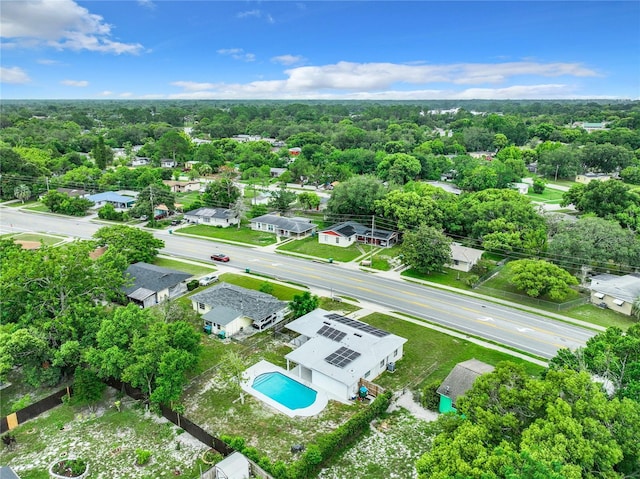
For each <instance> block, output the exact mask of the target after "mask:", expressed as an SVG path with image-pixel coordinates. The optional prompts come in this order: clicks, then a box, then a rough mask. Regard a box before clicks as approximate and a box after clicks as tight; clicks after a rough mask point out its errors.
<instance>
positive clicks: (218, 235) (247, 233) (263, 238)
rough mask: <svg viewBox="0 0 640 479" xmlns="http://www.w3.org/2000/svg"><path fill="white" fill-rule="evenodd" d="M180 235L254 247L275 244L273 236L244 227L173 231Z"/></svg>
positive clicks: (210, 227)
mask: <svg viewBox="0 0 640 479" xmlns="http://www.w3.org/2000/svg"><path fill="white" fill-rule="evenodd" d="M182 233H184V234H190V235H195V236H203V237H205V238H213V239H221V240H227V241H235V242H237V243H245V244H249V245H256V246H267V245H270V244H273V243H275V242H276V236H275V235H273V234H269V233H265V232H263V231H254V230H252V229H251V228H248V227H246V226H243V227H241V228H239V229H238V228H234V227H229V228H218V227H216V226H206V225H194V226H186V227H184V228H180V229H178V230H176V231H174V234H182Z"/></svg>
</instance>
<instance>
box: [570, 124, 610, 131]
mask: <svg viewBox="0 0 640 479" xmlns="http://www.w3.org/2000/svg"><path fill="white" fill-rule="evenodd" d="M573 126H574V127H578V128H582V129H583V130H586V131H587V133H591V132H593V131H599V130H608V128H607V124H606V123H604V122H588V121H578V122H575V123H574V124H573Z"/></svg>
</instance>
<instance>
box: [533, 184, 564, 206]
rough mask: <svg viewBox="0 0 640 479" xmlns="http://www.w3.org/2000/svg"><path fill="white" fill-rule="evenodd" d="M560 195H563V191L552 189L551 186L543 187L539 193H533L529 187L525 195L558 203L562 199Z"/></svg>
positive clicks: (543, 201) (540, 200)
mask: <svg viewBox="0 0 640 479" xmlns="http://www.w3.org/2000/svg"><path fill="white" fill-rule="evenodd" d="M562 195H564V191H560V190H554V189H551V188H545V189H544V191H543V192H542V193H540V194H538V193H534V192H533V188H530V189H529V193H527V197H528V198H531V200H533V201H537V202H541V203H549V204H560V202H561V201H562Z"/></svg>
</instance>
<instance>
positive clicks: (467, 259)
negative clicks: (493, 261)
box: [447, 243, 484, 273]
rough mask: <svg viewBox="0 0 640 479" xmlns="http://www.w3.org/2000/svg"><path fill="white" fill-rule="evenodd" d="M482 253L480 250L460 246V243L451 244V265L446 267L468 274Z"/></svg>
mask: <svg viewBox="0 0 640 479" xmlns="http://www.w3.org/2000/svg"><path fill="white" fill-rule="evenodd" d="M483 253H484V251H482V250H479V249H475V248H469V247H468V246H462V245H461V244H460V243H451V263H449V264H448V265H447V266H448V267H449V268H451V269H455V270H458V271H464V272H465V273H468V272H469V271H471V268H473V266H474V265H475V264H476V263H477V262H478V261H479V260H480V258H482V254H483Z"/></svg>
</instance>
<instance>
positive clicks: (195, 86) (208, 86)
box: [171, 81, 219, 91]
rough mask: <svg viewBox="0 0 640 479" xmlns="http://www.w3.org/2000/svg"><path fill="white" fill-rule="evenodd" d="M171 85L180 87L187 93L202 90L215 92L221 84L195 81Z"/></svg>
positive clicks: (176, 82) (177, 82) (178, 82)
mask: <svg viewBox="0 0 640 479" xmlns="http://www.w3.org/2000/svg"><path fill="white" fill-rule="evenodd" d="M171 85H173V86H179V87H182V88H184V89H185V90H187V91H200V90H213V89H214V88H216V87H217V86H218V85H219V84H218V83H198V82H194V81H175V82H172V83H171Z"/></svg>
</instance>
